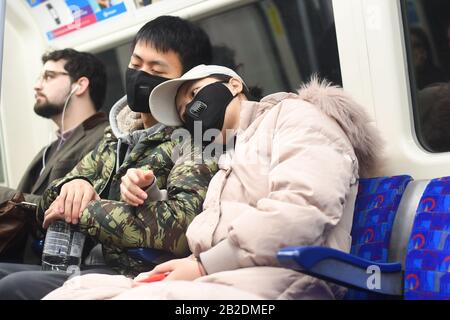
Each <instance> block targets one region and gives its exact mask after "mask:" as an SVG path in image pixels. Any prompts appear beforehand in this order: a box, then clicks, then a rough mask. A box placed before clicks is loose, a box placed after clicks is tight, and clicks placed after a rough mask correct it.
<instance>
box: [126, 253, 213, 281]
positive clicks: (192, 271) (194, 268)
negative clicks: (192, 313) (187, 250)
mask: <svg viewBox="0 0 450 320" xmlns="http://www.w3.org/2000/svg"><path fill="white" fill-rule="evenodd" d="M158 273H168V274H169V275H168V276H167V277H166V278H165V279H164V280H163V281H166V280H186V281H192V280H195V279H197V278H200V277H202V276H204V275H206V272H205V269H204V268H203V266H202V264H201V263H200V262H199V261H197V260H194V259H192V258H191V257H188V258H184V259H175V260H170V261H167V262H164V263H161V264H159V265H157V266H156V267H155V268H154V269H153V270H152V271H150V272H144V273H141V274H139V275H138V276H137V277H136V278H134V283H135V285H136V286H137V285H139V281H141V280H144V279H146V278H148V277H150V276H152V275H155V274H158Z"/></svg>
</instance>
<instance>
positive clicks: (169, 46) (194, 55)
mask: <svg viewBox="0 0 450 320" xmlns="http://www.w3.org/2000/svg"><path fill="white" fill-rule="evenodd" d="M138 42H143V43H145V44H147V45H151V46H152V47H154V48H155V49H156V50H157V51H159V52H164V53H165V52H167V51H169V50H171V51H173V52H175V53H177V54H178V55H179V57H180V59H181V64H182V65H183V73H184V72H187V71H189V70H190V69H192V68H193V67H195V66H198V65H199V64H211V59H212V48H211V42H210V41H209V37H208V35H207V34H206V32H205V31H204V30H203V29H202V28H200V27H198V26H196V25H195V24H193V23H192V22H189V21H187V20H184V19H181V18H179V17H173V16H160V17H158V18H156V19H154V20H152V21H150V22H147V23H146V24H145V25H144V26H143V27H142V28H141V29H140V30H139V31H138V33H137V34H136V37H135V38H134V40H133V43H132V45H131V50H132V51H133V50H134V47H135V46H136V44H137V43H138Z"/></svg>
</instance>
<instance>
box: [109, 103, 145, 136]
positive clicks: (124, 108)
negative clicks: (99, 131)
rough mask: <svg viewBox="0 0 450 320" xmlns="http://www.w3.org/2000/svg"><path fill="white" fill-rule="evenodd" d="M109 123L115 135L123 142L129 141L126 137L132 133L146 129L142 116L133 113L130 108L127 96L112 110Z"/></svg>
mask: <svg viewBox="0 0 450 320" xmlns="http://www.w3.org/2000/svg"><path fill="white" fill-rule="evenodd" d="M109 123H110V125H111V129H112V131H113V133H114V135H115V136H116V137H117V138H118V139H121V140H127V139H126V137H127V136H129V135H130V134H131V133H133V132H135V131H137V130H142V129H144V124H143V122H142V120H141V115H140V114H139V113H137V112H133V111H131V109H130V108H129V107H128V102H127V96H126V95H125V96H123V97H122V98H121V99H119V100H118V101H117V102H116V103H115V104H114V106H113V107H112V108H111V111H110V113H109Z"/></svg>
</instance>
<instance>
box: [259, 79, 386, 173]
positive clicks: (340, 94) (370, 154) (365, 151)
mask: <svg viewBox="0 0 450 320" xmlns="http://www.w3.org/2000/svg"><path fill="white" fill-rule="evenodd" d="M284 99H301V100H304V101H307V102H309V103H311V104H312V105H314V106H316V107H317V108H319V109H320V110H321V111H322V112H323V113H325V114H326V115H328V116H329V117H331V118H333V119H334V120H336V122H337V123H338V124H339V126H340V127H341V129H342V130H343V131H344V133H345V134H346V136H347V138H348V139H349V141H350V143H351V144H352V146H353V149H354V151H355V155H356V157H357V158H358V163H359V176H360V177H370V176H373V175H374V174H376V172H375V171H376V170H378V169H379V167H380V165H381V159H382V149H383V147H382V145H383V143H382V139H381V137H380V134H379V132H378V130H377V128H376V127H375V126H373V125H372V124H371V123H370V122H373V121H372V120H371V119H370V117H369V115H368V114H367V112H366V111H365V109H364V108H363V107H362V106H361V105H359V104H358V103H357V102H356V101H354V100H353V98H351V97H350V95H348V94H347V93H346V92H345V91H344V90H343V89H342V88H340V87H337V86H333V85H331V83H329V82H327V81H320V80H319V79H318V78H317V77H313V78H312V79H311V81H310V82H309V83H307V84H305V85H303V86H302V87H300V89H299V90H298V94H294V93H284V92H283V93H276V94H272V95H269V96H267V97H265V98H264V99H263V100H261V102H262V103H265V104H268V105H271V104H277V103H280V102H281V101H282V100H284Z"/></svg>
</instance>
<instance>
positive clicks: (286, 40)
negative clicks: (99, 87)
mask: <svg viewBox="0 0 450 320" xmlns="http://www.w3.org/2000/svg"><path fill="white" fill-rule="evenodd" d="M196 23H197V24H199V25H200V26H201V27H202V28H203V29H204V30H205V31H206V32H207V33H208V35H209V37H210V39H211V42H212V44H213V63H214V64H220V65H225V66H227V67H230V68H233V69H235V70H236V71H237V72H238V73H240V74H241V75H242V76H243V78H244V79H245V80H246V82H247V84H248V85H249V87H250V88H251V89H252V93H253V95H254V97H255V98H260V97H262V96H264V95H267V94H270V93H273V92H277V91H295V90H296V89H298V88H299V86H300V84H301V83H302V82H305V81H307V80H308V79H309V78H310V77H311V75H312V74H318V75H319V76H320V77H321V78H326V79H328V80H329V81H332V82H333V83H335V84H338V85H342V79H341V70H340V64H339V54H338V48H337V41H336V30H335V26H334V17H333V8H332V0H260V1H255V2H252V3H251V4H248V5H244V6H240V7H238V8H234V9H231V10H228V11H225V12H221V13H218V14H214V15H211V16H208V17H206V18H203V19H200V20H198V21H196ZM130 44H131V42H129V43H126V44H124V45H122V46H120V47H116V48H113V49H110V50H107V51H104V52H101V53H99V54H98V55H97V56H98V57H99V58H100V59H101V60H102V61H104V62H105V64H106V66H107V76H108V89H107V95H106V97H107V98H106V101H105V105H104V108H103V110H104V111H106V112H107V111H109V109H110V108H111V106H112V105H113V104H114V102H116V101H117V100H118V99H119V98H120V97H121V96H122V95H123V94H125V87H124V79H123V74H124V73H125V70H126V67H127V65H128V62H129V59H130ZM117 79H122V81H117Z"/></svg>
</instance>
